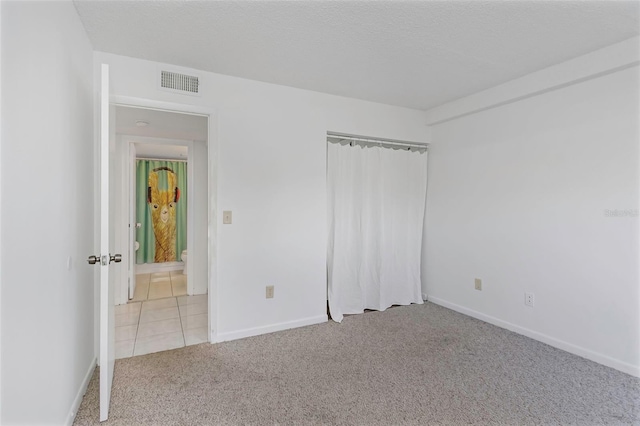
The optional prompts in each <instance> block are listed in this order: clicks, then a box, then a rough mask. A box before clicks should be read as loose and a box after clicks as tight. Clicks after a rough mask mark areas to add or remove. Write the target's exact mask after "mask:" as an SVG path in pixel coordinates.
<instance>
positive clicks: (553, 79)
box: [426, 37, 640, 126]
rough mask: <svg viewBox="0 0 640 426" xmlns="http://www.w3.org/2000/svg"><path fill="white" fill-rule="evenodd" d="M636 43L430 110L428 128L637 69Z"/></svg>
mask: <svg viewBox="0 0 640 426" xmlns="http://www.w3.org/2000/svg"><path fill="white" fill-rule="evenodd" d="M639 44H640V37H633V38H630V39H627V40H625V41H622V42H620V43H616V44H613V45H611V46H607V47H604V48H602V49H599V50H596V51H593V52H591V53H588V54H586V55H583V56H579V57H577V58H574V59H570V60H568V61H566V62H562V63H560V64H557V65H553V66H551V67H548V68H545V69H543V70H540V71H537V72H534V73H531V74H528V75H526V76H524V77H521V78H517V79H515V80H511V81H509V82H507V83H504V84H500V85H498V86H495V87H492V88H490V89H487V90H483V91H481V92H478V93H476V94H473V95H470V96H467V97H464V98H461V99H458V100H455V101H452V102H448V103H446V104H443V105H440V106H438V107H435V108H432V109H430V110H428V111H427V112H426V121H427V125H430V126H431V125H435V124H440V123H444V122H446V121H450V120H454V119H456V118H460V117H463V116H466V115H470V114H475V113H477V112H480V111H485V110H487V109H490V108H495V107H498V106H502V105H506V104H509V103H512V102H516V101H520V100H522V99H526V98H529V97H532V96H536V95H539V94H542V93H547V92H550V91H553V90H557V89H560V88H563V87H567V86H569V85H572V84H576V83H581V82H583V81H586V80H590V79H593V78H597V77H601V76H603V75H606V74H610V73H613V72H616V71H621V70H623V69H626V68H630V67H633V66H637V65H638V64H640V49H638V45H639Z"/></svg>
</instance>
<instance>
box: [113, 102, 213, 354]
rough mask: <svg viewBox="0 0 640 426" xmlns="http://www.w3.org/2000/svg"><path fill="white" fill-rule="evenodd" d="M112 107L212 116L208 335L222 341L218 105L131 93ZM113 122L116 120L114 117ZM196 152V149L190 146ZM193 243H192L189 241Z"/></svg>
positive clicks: (209, 133)
mask: <svg viewBox="0 0 640 426" xmlns="http://www.w3.org/2000/svg"><path fill="white" fill-rule="evenodd" d="M110 104H111V106H115V105H121V106H127V107H135V108H147V109H155V110H161V111H165V112H177V113H182V114H194V115H202V116H205V117H207V118H208V135H207V136H208V137H207V144H206V145H207V163H208V171H207V175H208V186H207V187H208V197H207V198H208V202H207V222H208V226H207V235H208V242H207V246H208V250H207V251H208V256H207V258H208V260H209V261H208V263H207V276H208V283H207V294H208V297H207V299H208V314H209V315H208V317H209V321H208V329H209V332H208V337H209V339H208V340H209V342H211V343H215V342H217V341H218V325H219V321H218V319H219V311H220V310H219V306H220V303H219V300H218V267H217V266H218V254H217V253H218V250H217V249H218V247H219V244H218V214H217V211H218V198H217V196H218V112H217V110H216V109H214V108H210V107H203V106H196V105H190V104H181V103H177V102H165V101H156V100H153V99H146V98H136V97H131V96H122V95H111V97H110ZM111 121H112V122H113V120H111ZM189 151H190V154H191V155H192V154H193V149H190V150H189ZM192 240H193V239H192ZM187 244H189V242H187Z"/></svg>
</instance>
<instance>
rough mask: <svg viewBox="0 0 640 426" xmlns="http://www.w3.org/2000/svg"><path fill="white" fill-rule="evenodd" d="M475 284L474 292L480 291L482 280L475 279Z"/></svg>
mask: <svg viewBox="0 0 640 426" xmlns="http://www.w3.org/2000/svg"><path fill="white" fill-rule="evenodd" d="M475 284H476V290H480V291H482V280H481V279H480V278H476V280H475Z"/></svg>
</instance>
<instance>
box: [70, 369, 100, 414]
mask: <svg viewBox="0 0 640 426" xmlns="http://www.w3.org/2000/svg"><path fill="white" fill-rule="evenodd" d="M97 362H98V360H97V358H95V357H94V358H93V360H92V361H91V364H89V369H88V370H87V374H85V375H84V379H83V380H82V384H81V385H80V389H78V393H77V394H76V397H75V399H74V400H73V403H72V404H71V409H70V410H69V414H68V415H67V420H66V421H65V422H64V424H65V425H68V426H71V425H72V424H73V421H74V420H75V418H76V414H78V409H79V408H80V404H81V403H82V398H84V394H85V393H87V388H88V387H89V382H90V381H91V377H92V376H93V372H94V371H95V369H96V364H97Z"/></svg>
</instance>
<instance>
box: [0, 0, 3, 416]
mask: <svg viewBox="0 0 640 426" xmlns="http://www.w3.org/2000/svg"><path fill="white" fill-rule="evenodd" d="M0 22H2V4H0ZM1 34H2V31H0V46H1V45H2V42H1V41H2V35H1ZM1 70H2V67H0V99H2V76H1V74H2V71H1ZM0 105H2V102H0ZM0 129H2V107H1V106H0ZM1 135H2V132H0V159H1V155H2V154H1V152H2V148H1V147H2V136H1ZM0 164H2V161H0ZM0 176H2V173H0ZM0 188H2V179H1V178H0ZM0 206H2V191H1V190H0ZM0 211H1V209H0ZM0 216H2V215H1V214H0ZM1 223H2V220H1V218H0V224H1ZM0 235H2V227H1V226H0ZM0 246H1V245H0ZM1 265H2V251H1V250H0V271H1V270H2V266H1ZM1 307H2V282H1V281H0V318H2V309H1ZM0 330H2V320H1V319H0ZM1 384H2V336H1V335H0V421H2V405H3V404H2V385H1Z"/></svg>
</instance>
